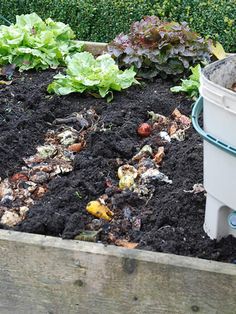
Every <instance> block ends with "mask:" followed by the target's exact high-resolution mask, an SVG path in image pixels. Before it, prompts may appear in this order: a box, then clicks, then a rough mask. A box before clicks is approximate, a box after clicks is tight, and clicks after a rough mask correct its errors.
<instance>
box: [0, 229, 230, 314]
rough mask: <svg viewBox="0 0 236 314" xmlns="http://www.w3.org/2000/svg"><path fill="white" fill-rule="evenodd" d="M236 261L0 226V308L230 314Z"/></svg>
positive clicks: (54, 313) (58, 313) (52, 313)
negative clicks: (230, 262)
mask: <svg viewBox="0 0 236 314" xmlns="http://www.w3.org/2000/svg"><path fill="white" fill-rule="evenodd" d="M235 301H236V267H235V266H234V265H230V264H224V263H218V262H210V261H206V260H201V259H197V258H190V257H182V256H175V255H170V254H161V253H153V252H146V251H140V250H128V249H123V248H118V247H114V246H107V247H106V246H104V245H102V244H93V243H87V242H80V241H73V240H62V239H60V238H53V237H45V236H41V235H33V234H24V233H18V232H9V231H5V230H2V231H0V313H1V314H10V313H11V314H13V313H14V314H15V313H17V314H21V313H22V314H23V313H24V314H27V313H33V314H38V313H44V314H45V313H48V314H64V313H65V314H67V313H68V314H70V313H71V314H73V313H76V314H77V313H81V314H86V313H89V314H122V313H126V314H131V313H136V314H137V313H153V314H154V313H155V314H156V313H157V314H162V313H169V314H177V313H178V314H183V313H188V314H189V313H196V312H197V313H206V314H216V313H219V314H222V313H223V314H234V313H235V312H236V311H235V305H236V304H235Z"/></svg>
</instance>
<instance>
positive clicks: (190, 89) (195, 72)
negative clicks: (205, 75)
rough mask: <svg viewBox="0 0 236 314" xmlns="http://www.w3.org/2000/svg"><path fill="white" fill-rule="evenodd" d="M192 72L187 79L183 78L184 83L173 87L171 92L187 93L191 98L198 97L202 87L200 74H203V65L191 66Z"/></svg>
mask: <svg viewBox="0 0 236 314" xmlns="http://www.w3.org/2000/svg"><path fill="white" fill-rule="evenodd" d="M190 70H191V72H192V74H191V75H190V76H189V78H188V79H186V80H181V81H182V84H181V85H180V86H174V87H171V89H170V90H171V92H173V93H179V92H184V93H187V94H188V95H189V96H190V97H191V98H196V97H197V96H198V94H199V87H200V75H201V66H200V64H197V65H196V66H195V67H190Z"/></svg>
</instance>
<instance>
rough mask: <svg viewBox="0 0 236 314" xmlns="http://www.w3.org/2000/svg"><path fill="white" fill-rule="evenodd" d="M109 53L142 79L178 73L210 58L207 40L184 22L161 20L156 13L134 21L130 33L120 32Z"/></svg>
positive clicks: (176, 74) (110, 45)
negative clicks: (132, 67) (135, 71)
mask: <svg viewBox="0 0 236 314" xmlns="http://www.w3.org/2000/svg"><path fill="white" fill-rule="evenodd" d="M108 52H109V53H110V54H111V55H112V56H113V57H114V58H115V59H116V60H117V62H118V64H119V65H120V66H123V67H129V66H131V65H133V66H134V67H135V69H136V70H137V71H138V75H139V76H142V77H144V78H152V77H154V76H156V75H161V76H164V77H166V76H168V75H171V76H179V75H181V74H185V73H187V72H188V70H189V67H190V66H193V65H195V64H197V63H200V62H208V61H209V60H210V49H209V43H208V41H207V40H205V39H203V38H202V37H200V36H199V35H198V34H197V33H195V32H192V31H191V30H190V29H189V27H188V25H187V23H181V24H179V23H177V22H164V21H161V20H160V19H159V18H158V17H156V16H146V17H144V18H143V19H142V20H141V21H140V22H135V23H133V24H132V25H131V28H130V33H129V34H123V33H121V34H120V35H118V36H117V37H116V38H115V39H114V40H113V41H112V42H111V43H110V44H109V46H108Z"/></svg>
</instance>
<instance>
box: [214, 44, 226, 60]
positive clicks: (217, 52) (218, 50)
mask: <svg viewBox="0 0 236 314" xmlns="http://www.w3.org/2000/svg"><path fill="white" fill-rule="evenodd" d="M210 50H211V53H212V54H213V55H214V56H215V57H216V58H217V59H218V60H221V59H224V58H226V57H227V56H226V52H225V50H224V48H223V46H222V45H221V44H220V43H219V42H218V41H217V42H216V43H213V42H211V45H210Z"/></svg>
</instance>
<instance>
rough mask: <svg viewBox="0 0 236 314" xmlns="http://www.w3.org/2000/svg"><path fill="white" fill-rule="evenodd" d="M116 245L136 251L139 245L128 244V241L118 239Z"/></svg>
mask: <svg viewBox="0 0 236 314" xmlns="http://www.w3.org/2000/svg"><path fill="white" fill-rule="evenodd" d="M115 245H117V246H122V247H125V248H126V249H135V248H136V247H137V246H138V243H134V242H128V241H127V240H121V239H117V240H116V241H115Z"/></svg>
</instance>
